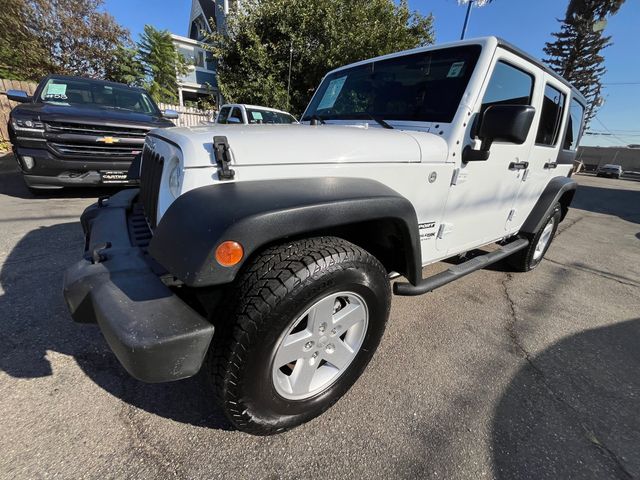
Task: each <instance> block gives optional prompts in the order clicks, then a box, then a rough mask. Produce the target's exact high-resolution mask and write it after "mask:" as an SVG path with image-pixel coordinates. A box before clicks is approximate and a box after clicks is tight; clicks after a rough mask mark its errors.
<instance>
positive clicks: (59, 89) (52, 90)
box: [45, 83, 67, 98]
mask: <svg viewBox="0 0 640 480" xmlns="http://www.w3.org/2000/svg"><path fill="white" fill-rule="evenodd" d="M45 97H47V98H67V86H66V85H65V84H59V83H50V84H49V85H47V93H46V94H45Z"/></svg>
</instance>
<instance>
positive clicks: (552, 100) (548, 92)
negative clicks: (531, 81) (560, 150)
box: [536, 85, 565, 145]
mask: <svg viewBox="0 0 640 480" xmlns="http://www.w3.org/2000/svg"><path fill="white" fill-rule="evenodd" d="M564 102H565V95H564V93H562V92H560V91H559V90H558V89H556V88H553V87H552V86H551V85H547V86H546V87H545V89H544V100H543V102H542V114H541V115H540V125H539V126H538V135H537V136H536V143H537V144H538V145H555V144H556V140H557V139H558V134H559V132H560V125H561V124H562V114H563V113H564Z"/></svg>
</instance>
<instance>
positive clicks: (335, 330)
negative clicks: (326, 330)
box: [331, 328, 338, 337]
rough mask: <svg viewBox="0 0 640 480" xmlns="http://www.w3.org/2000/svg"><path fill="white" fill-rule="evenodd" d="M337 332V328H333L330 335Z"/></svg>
mask: <svg viewBox="0 0 640 480" xmlns="http://www.w3.org/2000/svg"><path fill="white" fill-rule="evenodd" d="M337 333H338V329H337V328H334V329H333V330H331V336H332V337H333V336H335V335H337Z"/></svg>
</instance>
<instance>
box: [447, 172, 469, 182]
mask: <svg viewBox="0 0 640 480" xmlns="http://www.w3.org/2000/svg"><path fill="white" fill-rule="evenodd" d="M468 177H469V174H468V173H467V172H465V171H463V170H461V169H459V168H456V169H454V170H453V176H452V177H451V185H460V184H462V183H464V182H466V181H467V178H468Z"/></svg>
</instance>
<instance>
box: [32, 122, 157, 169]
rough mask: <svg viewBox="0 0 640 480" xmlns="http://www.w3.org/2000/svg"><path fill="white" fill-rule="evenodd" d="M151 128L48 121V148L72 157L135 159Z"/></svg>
mask: <svg viewBox="0 0 640 480" xmlns="http://www.w3.org/2000/svg"><path fill="white" fill-rule="evenodd" d="M148 131H149V128H144V127H112V126H104V125H92V124H87V123H70V122H46V123H45V138H46V139H47V145H48V147H49V150H51V151H52V152H53V153H54V154H56V155H57V156H59V157H63V158H68V159H70V160H73V159H79V160H85V161H86V160H87V158H88V157H90V158H91V159H108V160H133V157H135V156H136V155H137V154H138V153H139V152H140V151H141V150H142V146H143V145H144V138H145V136H146V134H147V132H148Z"/></svg>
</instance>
